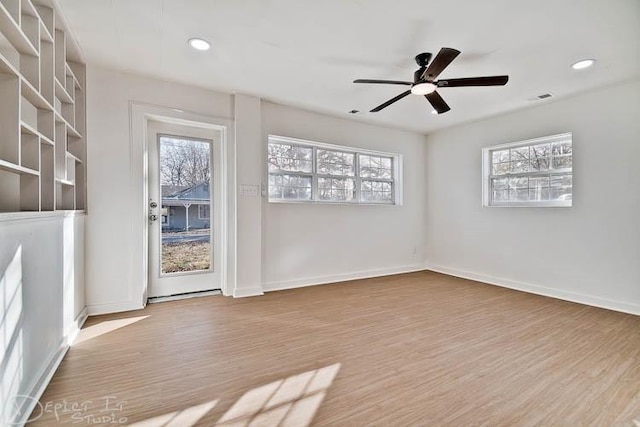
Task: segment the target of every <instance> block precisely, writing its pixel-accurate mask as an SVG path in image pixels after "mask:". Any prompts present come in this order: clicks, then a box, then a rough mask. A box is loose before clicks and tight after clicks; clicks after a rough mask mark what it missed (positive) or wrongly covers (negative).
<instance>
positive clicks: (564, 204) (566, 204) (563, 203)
mask: <svg viewBox="0 0 640 427" xmlns="http://www.w3.org/2000/svg"><path fill="white" fill-rule="evenodd" d="M572 206H573V203H572V202H571V200H559V201H553V202H551V201H550V202H536V203H530V202H521V203H493V204H485V205H484V207H485V208H570V207H572Z"/></svg>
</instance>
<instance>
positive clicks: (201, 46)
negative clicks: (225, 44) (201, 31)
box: [189, 38, 211, 50]
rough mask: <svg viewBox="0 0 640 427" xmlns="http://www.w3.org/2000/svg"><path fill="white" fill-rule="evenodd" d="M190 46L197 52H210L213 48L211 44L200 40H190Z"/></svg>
mask: <svg viewBox="0 0 640 427" xmlns="http://www.w3.org/2000/svg"><path fill="white" fill-rule="evenodd" d="M189 45H190V46H191V47H192V48H194V49H195V50H209V49H210V48H211V43H209V42H208V41H206V40H204V39H199V38H192V39H189Z"/></svg>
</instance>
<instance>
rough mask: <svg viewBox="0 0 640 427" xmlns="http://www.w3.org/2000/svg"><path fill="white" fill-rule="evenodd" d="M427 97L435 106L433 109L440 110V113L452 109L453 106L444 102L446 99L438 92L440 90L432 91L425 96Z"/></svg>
mask: <svg viewBox="0 0 640 427" xmlns="http://www.w3.org/2000/svg"><path fill="white" fill-rule="evenodd" d="M424 97H425V98H427V101H429V103H430V104H431V105H432V106H433V109H434V110H436V111H437V112H438V114H442V113H446V112H447V111H449V110H451V107H449V106H448V105H447V103H446V102H444V99H442V97H441V96H440V95H439V94H438V92H431V93H429V94H427V95H425V96H424Z"/></svg>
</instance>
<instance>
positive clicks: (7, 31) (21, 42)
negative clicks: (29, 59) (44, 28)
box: [0, 3, 38, 56]
mask: <svg viewBox="0 0 640 427" xmlns="http://www.w3.org/2000/svg"><path fill="white" fill-rule="evenodd" d="M0 32H1V33H2V34H3V35H4V36H5V37H6V38H7V40H9V42H10V43H11V45H12V46H13V47H14V48H15V49H16V50H17V51H18V52H20V53H23V54H25V55H32V56H38V50H37V49H36V48H35V47H34V46H33V44H32V43H31V42H30V41H29V39H28V38H27V36H26V35H25V34H24V33H23V32H22V30H21V29H20V26H19V25H18V23H17V22H16V21H15V20H14V19H13V17H12V16H11V14H10V13H9V11H8V10H7V9H6V8H5V7H4V4H2V3H0Z"/></svg>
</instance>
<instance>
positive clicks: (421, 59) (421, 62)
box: [413, 52, 431, 83]
mask: <svg viewBox="0 0 640 427" xmlns="http://www.w3.org/2000/svg"><path fill="white" fill-rule="evenodd" d="M429 61H431V54H430V53H429V52H423V53H419V54H418V55H416V63H417V64H418V66H419V67H420V68H418V69H417V70H416V72H415V73H413V81H414V83H418V82H420V81H422V75H423V74H424V71H425V70H426V69H427V65H429Z"/></svg>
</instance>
